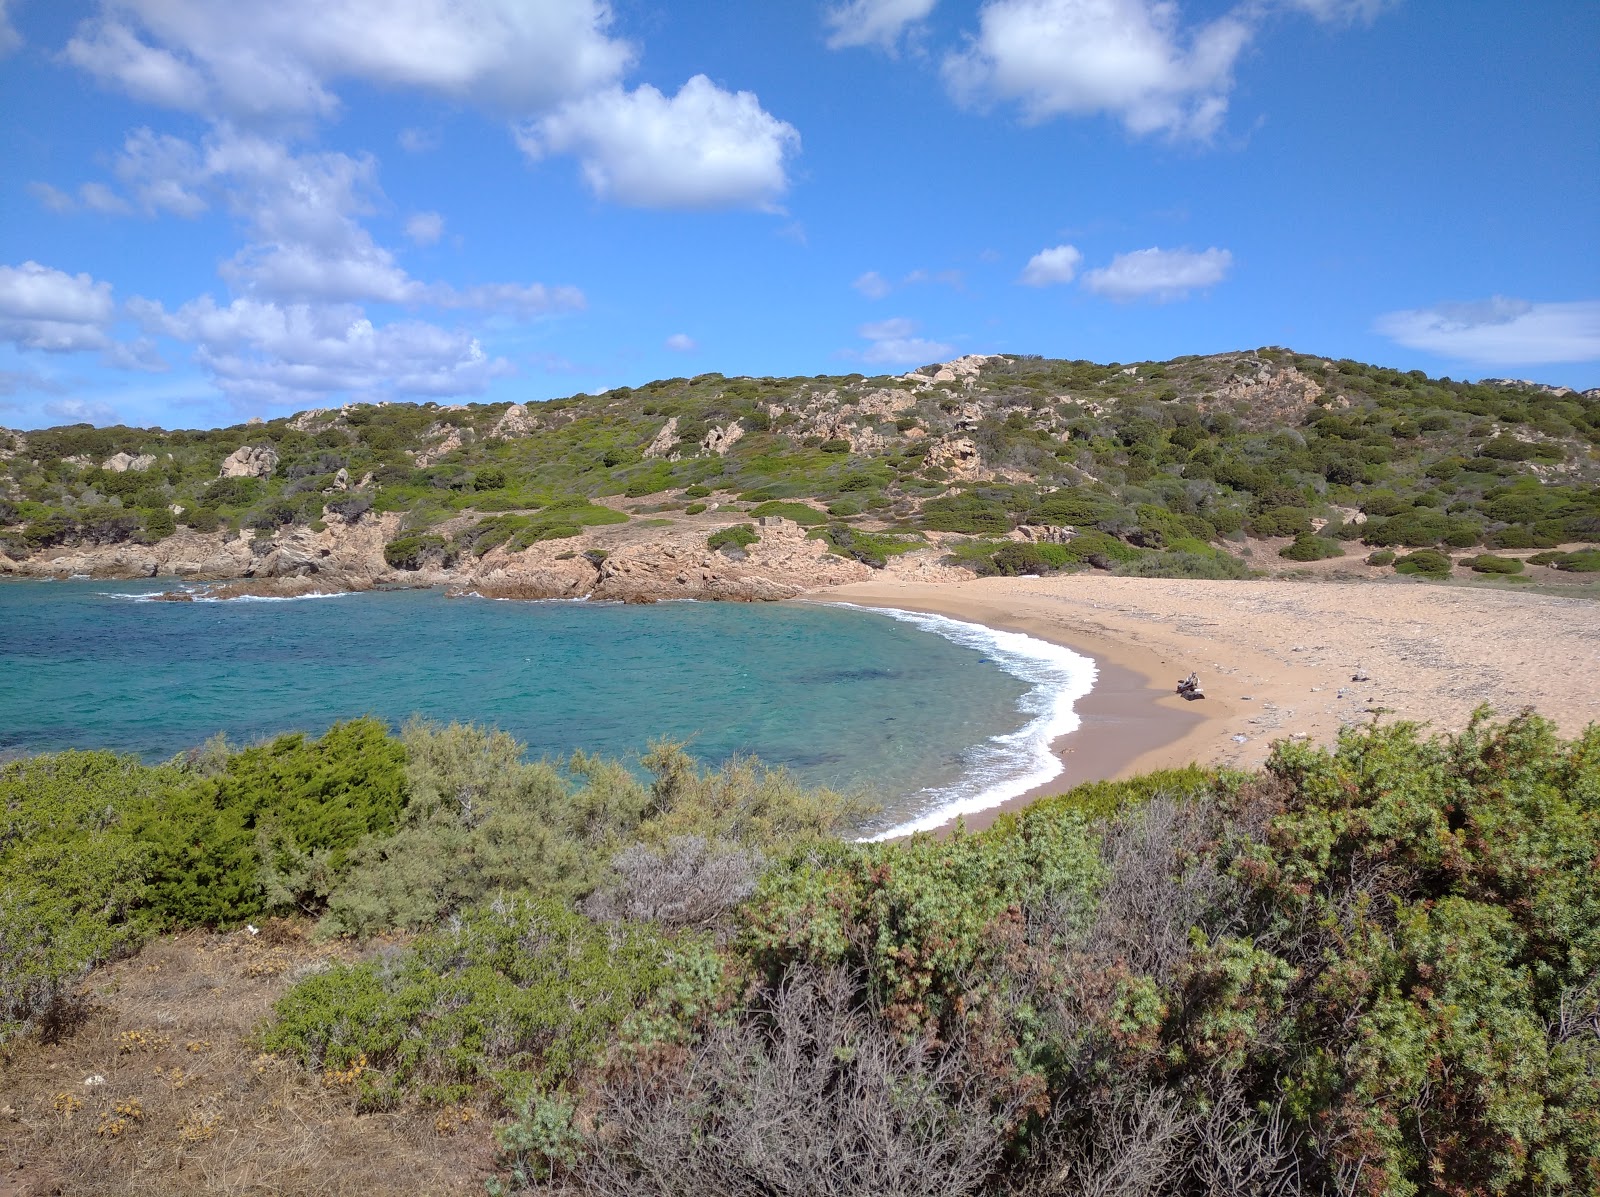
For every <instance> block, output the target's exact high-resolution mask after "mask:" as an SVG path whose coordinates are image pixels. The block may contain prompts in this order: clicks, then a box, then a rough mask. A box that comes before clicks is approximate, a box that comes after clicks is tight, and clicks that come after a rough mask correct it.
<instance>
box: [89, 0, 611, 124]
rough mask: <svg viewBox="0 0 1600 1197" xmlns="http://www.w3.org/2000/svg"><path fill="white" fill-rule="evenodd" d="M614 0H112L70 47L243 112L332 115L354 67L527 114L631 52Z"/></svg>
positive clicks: (209, 105) (158, 90) (117, 72)
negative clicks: (617, 32)
mask: <svg viewBox="0 0 1600 1197" xmlns="http://www.w3.org/2000/svg"><path fill="white" fill-rule="evenodd" d="M610 22H611V11H610V7H609V5H608V4H606V3H605V0H274V2H273V3H271V4H228V5H222V4H217V3H216V2H215V0H102V5H101V12H100V15H99V16H97V17H96V18H94V19H92V20H88V21H85V22H83V23H82V24H80V25H79V27H78V30H77V32H76V34H75V36H74V37H73V38H72V40H71V41H70V42H69V43H68V44H67V48H66V56H67V58H68V60H69V61H71V62H73V63H75V64H76V65H78V66H79V67H82V68H83V69H84V70H86V71H88V72H90V73H91V74H94V75H96V76H98V77H99V78H100V79H102V80H103V81H105V82H107V83H109V84H112V85H114V86H117V87H120V88H122V89H123V90H125V91H127V92H129V93H130V94H132V95H134V96H136V97H138V98H139V99H143V100H147V101H149V102H151V103H156V104H161V105H165V106H167V107H172V108H181V109H186V110H189V111H195V112H202V113H205V114H207V115H212V114H214V113H216V112H219V111H220V112H223V113H226V114H228V115H231V116H234V117H240V118H251V117H259V116H264V115H273V114H306V115H326V114H328V113H330V112H332V111H333V110H334V109H335V108H336V107H337V105H338V101H337V99H336V98H335V97H334V95H333V94H332V92H331V91H330V90H329V85H330V84H332V83H333V82H334V81H335V80H338V79H356V80H360V81H363V82H366V83H372V84H377V85H380V86H389V87H412V88H418V89H421V90H425V91H433V92H436V93H439V94H441V95H445V96H449V97H451V98H454V99H459V100H465V101H468V102H471V103H476V104H480V105H483V106H486V107H489V108H492V109H495V110H497V111H503V112H507V113H527V112H530V111H535V110H538V109H540V108H543V107H547V106H549V105H552V104H555V103H558V102H560V101H561V100H564V99H568V98H570V97H573V96H578V95H582V94H584V93H586V92H588V91H590V90H592V89H594V88H597V87H603V86H605V85H607V84H609V83H612V82H613V81H615V80H616V79H617V78H618V76H620V74H621V73H622V71H623V70H624V69H625V68H626V67H627V65H628V64H629V63H630V62H631V61H632V60H633V57H634V51H633V48H632V47H631V46H629V45H628V44H627V43H625V42H622V41H619V40H616V39H613V38H611V37H610V36H608V35H607V33H606V30H607V27H608V26H609V25H610Z"/></svg>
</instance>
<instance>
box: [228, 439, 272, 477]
mask: <svg viewBox="0 0 1600 1197" xmlns="http://www.w3.org/2000/svg"><path fill="white" fill-rule="evenodd" d="M277 468H278V451H277V450H276V449H274V448H272V446H271V445H245V446H243V447H242V448H239V449H235V450H234V451H233V452H232V453H230V454H228V456H227V457H226V458H225V459H223V462H222V469H221V470H220V471H218V473H217V477H218V478H270V477H271V476H272V471H273V470H275V469H277Z"/></svg>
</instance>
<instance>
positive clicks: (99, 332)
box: [0, 261, 116, 353]
mask: <svg viewBox="0 0 1600 1197" xmlns="http://www.w3.org/2000/svg"><path fill="white" fill-rule="evenodd" d="M115 312H116V303H115V301H114V300H113V299H112V297H111V284H110V283H106V282H96V281H95V280H94V278H92V277H91V276H89V275H87V274H68V273H66V272H65V271H63V270H56V269H53V268H52V267H49V266H41V265H40V264H39V263H38V262H32V261H29V262H24V263H23V264H22V265H21V266H0V338H3V339H5V340H7V341H10V342H11V343H12V344H14V345H16V346H17V347H18V348H19V349H42V350H45V351H47V352H50V353H74V352H78V351H81V350H86V349H98V350H104V349H108V348H110V346H111V338H110V337H109V336H108V335H107V334H106V328H107V326H108V325H109V324H110V323H111V319H112V316H113V315H114V314H115Z"/></svg>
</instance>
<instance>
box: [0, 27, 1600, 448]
mask: <svg viewBox="0 0 1600 1197" xmlns="http://www.w3.org/2000/svg"><path fill="white" fill-rule="evenodd" d="M1597 75H1600V3H1595V2H1594V0H1519V2H1515V3H1513V2H1512V0H1499V2H1489V0H1453V2H1452V3H1449V4H1441V3H1438V2H1437V0H1237V2H1232V3H1229V2H1215V0H1184V2H1182V3H1177V2H1171V0H769V2H767V3H732V2H728V0H724V2H723V3H720V4H712V3H709V2H705V3H702V2H697V0H677V2H675V3H672V4H666V3H663V2H660V0H614V2H613V3H609V4H608V3H606V2H605V0H270V2H265V0H0V163H3V164H4V165H3V168H0V424H3V425H6V426H9V427H14V428H35V427H42V426H47V425H53V424H62V423H72V422H80V421H88V422H91V423H95V424H107V423H117V422H122V423H129V424H136V425H160V426H163V427H168V428H173V427H202V426H212V425H217V424H227V423H236V422H239V421H241V420H243V419H245V418H247V417H251V416H262V417H266V418H271V417H273V416H278V415H283V414H287V413H289V412H292V411H298V410H303V409H306V408H315V407H332V406H337V405H339V404H342V403H346V402H351V401H378V400H414V401H430V400H431V401H436V402H440V403H449V402H474V401H507V400H517V401H523V402H527V401H534V400H540V399H548V398H554V397H557V396H563V395H571V394H575V393H578V392H589V393H598V392H601V391H605V390H607V389H609V388H612V387H617V386H624V385H628V386H633V385H638V384H641V383H644V382H647V381H650V380H652V379H656V378H670V377H677V376H693V375H697V374H702V373H707V372H711V371H717V372H721V373H723V374H727V375H729V376H733V375H741V374H750V375H758V376H760V375H778V376H787V375H797V374H803V375H813V374H844V373H851V372H860V373H863V374H882V373H898V372H902V371H904V370H907V369H910V368H914V367H917V366H920V365H924V364H927V363H930V362H935V361H942V360H947V359H949V358H952V357H955V356H957V355H960V354H966V353H1031V354H1042V355H1044V356H1047V357H1064V358H1089V359H1092V360H1095V361H1100V362H1112V361H1117V362H1131V361H1143V360H1157V359H1165V358H1169V357H1174V356H1177V355H1180V354H1191V353H1212V352H1221V351H1225V350H1231V349H1245V348H1254V347H1257V346H1263V345H1282V346H1287V347H1290V348H1293V349H1296V350H1299V351H1301V352H1304V353H1314V354H1321V355H1325V356H1327V357H1332V358H1339V357H1350V358H1356V359H1358V360H1362V361H1369V362H1375V363H1379V364H1383V365H1388V366H1394V367H1397V368H1400V369H1406V370H1410V369H1422V370H1426V371H1428V372H1429V373H1430V374H1435V375H1448V376H1451V377H1454V378H1479V377H1489V376H1495V377H1507V376H1509V377H1516V378H1529V379H1537V380H1540V381H1544V382H1550V383H1556V384H1559V385H1565V386H1572V387H1577V388H1588V387H1594V386H1600V92H1597V91H1596V89H1595V88H1594V85H1593V81H1594V79H1595V78H1596V77H1597Z"/></svg>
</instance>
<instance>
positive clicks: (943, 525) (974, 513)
mask: <svg viewBox="0 0 1600 1197" xmlns="http://www.w3.org/2000/svg"><path fill="white" fill-rule="evenodd" d="M930 476H931V475H930ZM922 526H923V527H924V528H928V529H930V530H932V531H935V532H969V533H983V532H1009V531H1011V517H1010V516H1009V515H1007V514H1006V509H1005V508H1004V507H1002V506H1001V505H1000V504H999V503H996V502H994V501H993V500H989V499H980V498H978V497H976V496H974V495H946V496H944V497H943V498H938V499H929V500H928V501H927V502H926V503H924V504H923V505H922Z"/></svg>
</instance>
